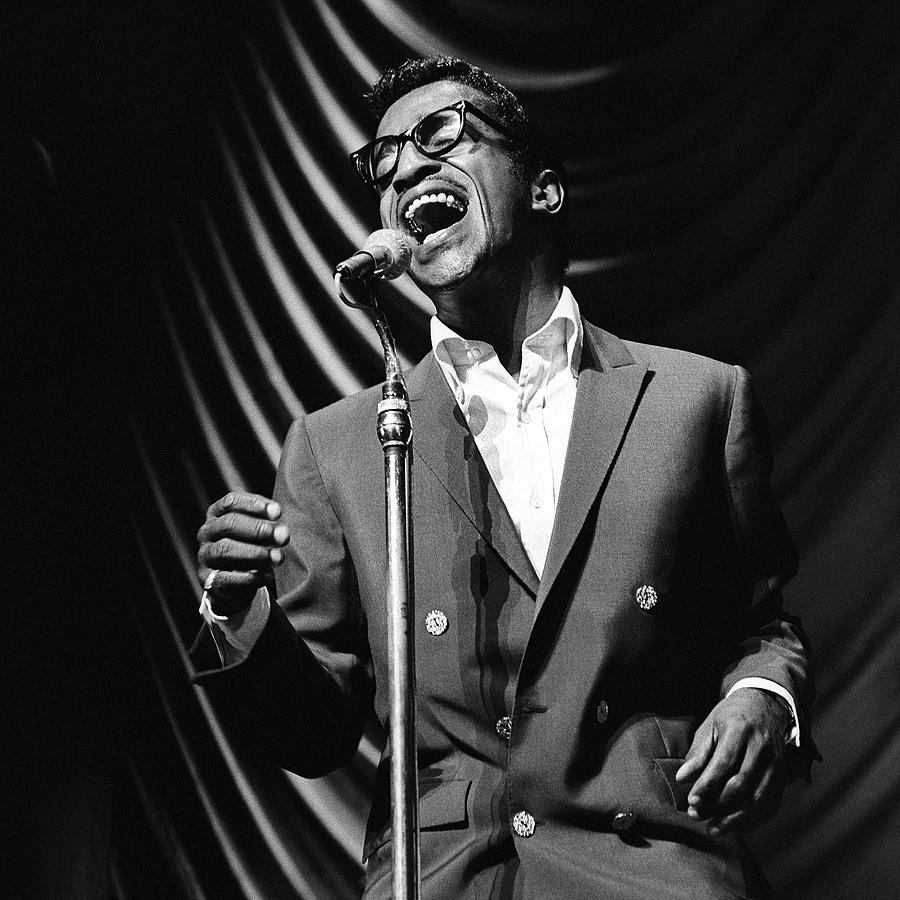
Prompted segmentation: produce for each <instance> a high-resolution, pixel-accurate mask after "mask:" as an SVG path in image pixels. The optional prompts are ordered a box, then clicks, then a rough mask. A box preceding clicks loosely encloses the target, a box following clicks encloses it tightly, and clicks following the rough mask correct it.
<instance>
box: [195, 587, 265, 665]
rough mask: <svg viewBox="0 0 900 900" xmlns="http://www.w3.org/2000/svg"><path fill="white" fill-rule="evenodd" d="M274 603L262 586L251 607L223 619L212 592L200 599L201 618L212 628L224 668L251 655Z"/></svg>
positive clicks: (205, 592)
mask: <svg viewBox="0 0 900 900" xmlns="http://www.w3.org/2000/svg"><path fill="white" fill-rule="evenodd" d="M270 607H271V601H270V600H269V592H268V590H266V588H264V587H261V588H260V589H259V590H258V591H257V592H256V596H255V597H254V598H253V600H252V601H251V603H250V605H249V606H248V607H247V609H246V610H244V611H243V612H240V613H237V614H235V615H233V616H219V615H216V614H215V613H214V612H213V609H212V604H211V602H210V597H209V593H208V591H204V592H203V597H202V598H201V599H200V615H201V616H203V619H204V621H205V622H206V624H207V625H208V626H209V630H210V631H211V632H212V636H213V640H214V641H215V642H216V647H217V648H218V650H219V658H220V659H221V660H222V664H223V665H233V664H234V663H238V662H242V661H243V660H245V659H246V658H247V657H248V656H249V655H250V651H251V650H252V649H253V646H254V644H256V642H257V640H258V639H259V636H260V635H261V634H262V633H263V630H264V629H265V627H266V621H267V620H268V618H269V609H270Z"/></svg>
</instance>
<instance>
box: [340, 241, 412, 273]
mask: <svg viewBox="0 0 900 900" xmlns="http://www.w3.org/2000/svg"><path fill="white" fill-rule="evenodd" d="M411 262H412V250H410V248H409V242H408V241H407V240H406V236H405V235H404V234H403V233H402V232H400V231H394V230H393V229H391V228H379V229H378V231H373V232H372V233H371V234H370V235H369V236H368V237H367V238H366V242H365V244H363V248H362V250H358V251H357V252H356V253H354V254H353V256H351V257H350V258H349V259H345V260H344V261H343V262H339V263H338V264H337V265H336V266H335V267H334V271H335V274H336V275H340V276H341V278H347V279H350V278H370V277H372V276H374V277H376V278H399V277H400V276H401V275H402V274H403V273H404V272H405V271H406V270H407V269H408V268H409V264H410V263H411Z"/></svg>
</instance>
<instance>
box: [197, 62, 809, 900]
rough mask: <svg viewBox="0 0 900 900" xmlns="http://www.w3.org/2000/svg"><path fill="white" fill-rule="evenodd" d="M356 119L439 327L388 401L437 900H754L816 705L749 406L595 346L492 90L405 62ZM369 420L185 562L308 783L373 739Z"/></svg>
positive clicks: (368, 879) (235, 515)
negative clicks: (771, 822) (409, 583)
mask: <svg viewBox="0 0 900 900" xmlns="http://www.w3.org/2000/svg"><path fill="white" fill-rule="evenodd" d="M369 99H370V102H371V105H372V108H373V110H374V112H375V114H376V116H377V117H378V120H379V121H378V128H377V132H376V134H375V139H374V140H373V141H372V142H371V143H370V144H367V145H366V146H365V147H363V148H362V149H361V150H359V151H358V152H357V153H356V154H354V155H353V160H354V164H355V165H356V168H357V170H358V172H359V174H360V175H361V176H362V178H363V179H364V180H365V182H366V183H367V184H368V185H370V186H371V188H372V189H373V192H374V193H375V194H377V197H378V203H379V211H380V218H381V225H382V227H385V228H390V229H396V230H399V231H401V232H403V233H404V234H406V235H407V237H408V240H409V242H410V243H411V245H412V262H411V265H410V269H409V272H410V275H411V276H412V278H413V280H414V281H415V283H416V284H417V285H418V286H419V287H420V288H421V289H422V290H423V291H424V292H425V293H426V294H427V295H428V296H429V297H430V298H431V300H432V301H433V302H434V305H435V308H436V310H437V314H436V316H435V317H434V318H433V319H432V320H431V340H432V352H430V353H429V354H428V356H427V357H426V358H425V359H424V360H423V361H422V362H421V363H419V364H418V365H417V366H415V367H414V368H412V369H411V370H410V371H409V372H408V373H407V376H406V380H407V384H408V388H409V395H410V405H411V415H412V421H413V442H412V450H411V472H412V475H411V479H412V481H411V490H412V496H413V504H412V536H413V537H412V540H413V553H414V561H415V570H414V597H415V607H414V608H415V621H414V623H413V624H412V626H411V627H414V630H415V641H416V646H417V679H418V691H419V694H418V732H417V747H418V767H419V793H420V805H419V821H420V828H421V836H420V842H421V865H422V895H423V897H426V898H454V900H455V898H460V897H477V898H520V897H521V898H526V897H532V898H542V900H543V898H567V900H568V898H572V897H603V898H622V900H635V898H647V897H653V898H669V897H671V898H676V897H684V898H687V897H691V898H710V900H711V898H723V897H763V896H768V895H769V894H770V888H769V886H768V884H767V882H766V881H765V879H764V878H763V876H762V874H761V873H760V871H759V869H758V868H757V866H756V865H755V863H754V862H753V860H752V858H751V857H750V855H749V853H748V851H747V849H746V847H745V844H744V842H743V840H742V838H741V836H740V832H741V831H742V830H744V829H746V828H749V827H751V826H752V825H754V824H756V823H757V822H759V821H760V820H762V819H763V818H765V817H766V816H767V815H770V814H771V813H772V811H773V810H774V809H775V808H776V807H777V804H778V802H779V801H780V797H781V793H782V789H783V786H784V783H785V780H786V778H787V777H788V776H789V775H791V774H794V773H797V772H803V771H804V770H807V769H808V765H809V761H810V758H811V754H812V753H813V745H812V740H811V738H810V735H809V731H808V725H807V722H808V709H809V704H810V702H811V697H812V681H811V675H810V671H809V665H808V660H807V648H806V646H805V639H804V637H803V634H802V632H801V631H800V630H799V627H798V626H797V624H796V620H795V619H793V618H791V617H790V616H788V615H787V614H786V613H785V612H783V610H782V599H781V587H782V585H783V584H784V583H785V582H786V581H787V580H788V579H789V578H790V577H791V576H792V575H793V573H794V571H795V568H796V555H795V551H794V548H793V545H792V543H791V540H790V537H789V535H788V533H787V530H786V528H785V524H784V521H783V519H782V517H781V514H780V512H779V510H778V507H777V504H776V502H775V498H774V496H773V493H772V488H771V486H770V482H769V473H770V468H771V456H770V452H769V448H768V446H767V441H766V429H765V423H764V420H763V416H762V413H761V411H760V407H759V404H758V401H757V400H756V398H755V396H754V393H753V389H752V387H751V384H750V381H749V378H748V375H747V373H746V372H745V371H744V370H743V369H742V368H740V367H738V366H731V365H726V364H724V363H720V362H716V361H714V360H711V359H706V358H704V357H701V356H696V355H693V354H690V353H685V352H681V351H677V350H670V349H666V348H662V347H654V346H649V345H646V344H640V343H635V342H632V341H624V340H620V339H619V338H617V337H615V336H613V335H612V334H610V333H608V332H606V331H604V330H603V329H602V328H601V327H598V325H596V324H594V323H593V322H590V321H587V320H586V319H584V318H583V317H582V315H581V313H580V312H579V307H578V302H577V301H578V298H576V297H575V296H574V295H573V294H572V292H571V291H570V290H569V289H568V288H567V287H566V286H565V285H564V280H563V278H564V273H565V268H566V259H567V257H566V246H565V219H566V202H567V201H566V175H565V170H564V167H563V164H562V161H561V159H560V157H559V156H558V154H557V152H556V150H555V149H554V148H553V146H552V145H551V144H550V143H549V142H548V141H547V140H546V138H545V137H543V136H542V133H541V132H540V131H539V130H538V129H537V128H536V127H535V125H534V123H533V122H532V120H531V119H529V117H528V114H527V113H526V111H525V110H524V109H523V107H522V105H521V104H520V103H519V101H518V100H517V99H516V97H515V96H514V95H513V94H512V93H511V92H510V91H509V90H507V89H506V88H505V87H503V86H502V85H501V84H499V83H498V82H497V81H496V80H495V79H493V78H492V77H491V76H489V75H487V74H486V73H485V72H484V71H482V70H481V69H479V68H477V67H475V66H472V65H469V64H468V63H466V62H463V61H461V60H458V59H452V58H446V57H439V58H427V59H416V60H410V61H408V62H407V63H404V64H403V65H402V66H400V67H398V68H396V69H391V70H388V71H386V72H385V73H384V75H383V76H382V77H381V78H380V79H379V81H378V82H377V83H376V85H375V86H374V88H373V90H372V92H371V94H370V96H369ZM380 399H381V389H380V387H376V388H372V389H370V390H366V391H363V392H361V393H359V394H356V395H355V396H352V397H348V398H346V399H344V400H341V401H340V402H338V403H335V404H333V405H331V406H329V407H327V408H325V409H322V410H319V411H318V412H315V413H313V414H311V415H309V416H305V417H303V418H301V419H299V420H298V421H297V422H295V423H294V425H293V426H292V428H291V430H290V433H289V434H288V437H287V440H286V443H285V446H284V450H283V453H282V456H281V463H280V465H279V469H278V475H277V479H276V482H275V487H274V492H273V498H272V499H269V498H266V497H260V496H257V495H252V494H246V493H237V492H232V493H230V494H228V495H227V496H226V497H224V498H222V499H221V500H219V501H217V502H216V503H214V504H213V505H212V506H211V507H210V509H209V513H208V518H207V520H206V523H205V524H204V525H203V526H202V528H201V529H200V532H199V540H200V550H199V554H198V559H199V569H198V576H199V579H200V581H201V583H202V584H204V585H205V587H206V588H207V590H206V593H205V596H204V604H203V613H204V616H205V618H206V621H207V623H208V624H207V626H204V628H205V634H204V637H203V638H202V639H201V641H200V642H199V644H198V646H197V648H196V649H195V660H196V663H197V666H198V669H199V670H200V672H199V674H198V676H197V680H198V682H199V683H201V684H202V685H204V687H205V688H206V689H207V690H208V691H209V692H210V693H211V694H213V695H215V697H216V698H217V699H218V700H219V701H220V702H219V703H218V708H219V709H220V710H221V711H222V714H223V715H225V714H227V715H228V716H229V717H230V718H231V719H232V721H233V723H234V725H235V727H236V728H237V729H238V731H239V732H240V733H241V734H243V735H244V736H245V738H246V740H248V741H251V742H253V745H254V746H255V747H257V748H258V749H259V752H260V753H266V754H269V755H270V756H271V758H272V759H273V760H274V761H275V762H277V763H278V764H279V765H281V766H284V767H285V768H288V769H291V770H293V771H295V772H297V773H299V774H301V775H305V776H309V777H314V776H317V775H321V774H323V773H326V772H329V771H331V770H333V769H335V768H336V767H338V766H340V765H342V764H343V763H345V762H346V761H347V760H349V759H350V757H351V756H352V755H353V753H354V751H355V749H356V746H357V743H358V740H359V737H360V734H361V731H362V728H363V724H364V722H365V721H366V718H367V716H368V715H369V713H370V711H371V710H372V709H373V708H374V711H375V713H376V714H377V716H378V717H379V718H380V720H381V721H382V723H385V721H386V716H387V712H388V698H387V685H388V673H387V665H388V650H387V624H386V619H385V611H384V603H385V599H384V598H385V577H386V560H385V534H384V529H385V526H384V499H383V492H382V490H381V484H382V483H383V466H384V462H383V454H382V450H381V447H380V444H379V442H378V438H377V436H376V432H375V427H374V423H375V421H376V406H377V403H378V401H379V400H380ZM273 573H274V581H275V585H276V590H275V592H274V594H273V593H272V592H270V591H269V590H267V589H266V587H265V585H266V584H267V583H268V581H269V579H270V576H271V575H272V574H273ZM388 752H389V750H388V749H387V748H386V751H385V754H383V757H382V762H381V765H380V766H379V769H378V774H377V776H376V784H375V789H374V796H373V805H372V810H371V814H370V816H369V822H368V829H367V837H366V842H365V851H364V856H365V860H366V876H365V894H364V896H365V897H366V898H371V900H375V898H388V897H389V896H390V886H391V875H390V868H391V853H390V842H391V834H390V819H391V816H390V796H389V787H388V768H389V766H388V762H389V760H388V757H387V755H386V754H387V753H388Z"/></svg>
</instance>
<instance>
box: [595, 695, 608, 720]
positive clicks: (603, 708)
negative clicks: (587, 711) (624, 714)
mask: <svg viewBox="0 0 900 900" xmlns="http://www.w3.org/2000/svg"><path fill="white" fill-rule="evenodd" d="M608 718H609V704H608V703H607V702H606V701H605V700H601V701H600V702H599V703H598V704H597V721H598V722H599V723H600V724H601V725H602V724H603V723H604V722H605V721H606V720H607V719H608Z"/></svg>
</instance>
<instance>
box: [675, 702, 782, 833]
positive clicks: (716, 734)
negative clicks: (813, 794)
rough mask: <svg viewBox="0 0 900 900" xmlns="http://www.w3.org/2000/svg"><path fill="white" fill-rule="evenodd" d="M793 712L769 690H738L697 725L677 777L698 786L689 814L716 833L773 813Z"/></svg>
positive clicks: (751, 824)
mask: <svg viewBox="0 0 900 900" xmlns="http://www.w3.org/2000/svg"><path fill="white" fill-rule="evenodd" d="M791 724H792V722H791V714H790V711H789V710H787V709H786V708H785V707H784V706H783V705H782V704H781V703H780V702H779V701H778V700H777V699H776V698H775V695H774V694H772V693H771V692H769V691H764V690H761V689H759V688H751V687H746V688H740V689H739V690H736V691H735V692H734V693H733V694H731V695H730V696H728V697H726V698H725V699H724V700H722V701H720V702H719V703H717V704H716V706H715V707H714V708H713V711H712V712H711V713H710V714H709V715H708V716H707V717H706V719H705V720H704V722H703V724H702V725H700V727H699V728H698V729H697V733H696V734H695V735H694V740H693V743H692V744H691V748H690V750H688V753H687V756H686V757H685V760H684V765H683V766H682V767H681V768H680V769H679V770H678V772H677V773H676V775H675V777H676V779H677V780H678V781H680V782H690V781H692V780H694V779H696V781H695V782H694V786H693V787H692V788H691V791H690V794H689V795H688V804H689V808H688V815H689V816H691V817H692V818H694V819H708V820H709V826H710V830H711V831H712V832H713V833H714V834H718V833H720V832H723V831H728V830H732V829H748V828H752V827H754V826H756V825H758V824H759V823H760V822H761V821H763V820H764V819H766V818H768V817H769V816H771V815H773V814H774V812H775V810H776V809H777V808H778V804H779V803H780V802H781V795H782V793H783V792H784V786H785V782H786V780H787V779H786V776H785V766H784V765H783V763H782V757H783V755H784V752H785V735H786V734H787V732H788V730H789V729H790V727H791Z"/></svg>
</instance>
